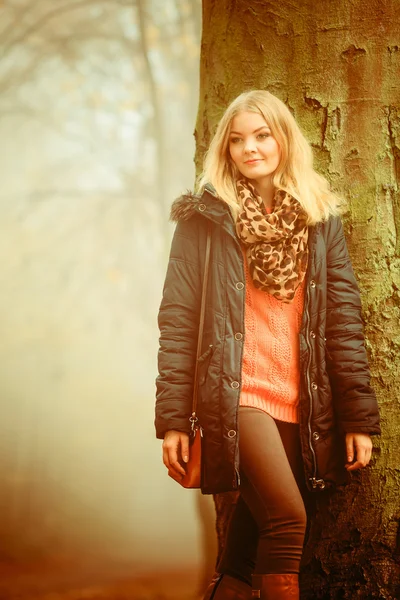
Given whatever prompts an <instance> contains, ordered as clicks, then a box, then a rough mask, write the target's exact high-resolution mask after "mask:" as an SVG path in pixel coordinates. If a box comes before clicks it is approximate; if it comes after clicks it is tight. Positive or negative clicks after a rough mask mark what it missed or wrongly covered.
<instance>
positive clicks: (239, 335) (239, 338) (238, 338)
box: [235, 333, 243, 342]
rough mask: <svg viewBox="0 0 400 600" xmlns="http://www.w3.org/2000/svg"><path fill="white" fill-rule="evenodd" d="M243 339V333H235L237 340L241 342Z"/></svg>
mask: <svg viewBox="0 0 400 600" xmlns="http://www.w3.org/2000/svg"><path fill="white" fill-rule="evenodd" d="M242 339H243V333H235V340H236V341H237V342H240V340H242Z"/></svg>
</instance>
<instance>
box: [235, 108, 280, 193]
mask: <svg viewBox="0 0 400 600" xmlns="http://www.w3.org/2000/svg"><path fill="white" fill-rule="evenodd" d="M229 153H230V155H231V158H232V160H233V162H234V163H235V165H236V167H237V168H238V170H239V172H240V173H241V174H242V175H244V176H245V177H247V178H248V179H250V180H252V181H253V182H254V183H256V184H257V183H259V184H262V183H264V182H265V179H266V178H267V179H268V180H270V179H271V175H272V174H273V173H274V172H275V171H276V169H277V167H278V165H279V161H280V158H281V152H280V148H279V145H278V142H277V141H276V139H275V138H274V137H273V136H272V134H271V130H270V128H269V127H268V125H267V123H266V121H265V120H264V118H263V117H262V116H261V115H260V114H259V113H255V112H247V111H243V112H240V113H239V114H237V115H236V116H235V117H234V118H233V119H232V122H231V128H230V133H229Z"/></svg>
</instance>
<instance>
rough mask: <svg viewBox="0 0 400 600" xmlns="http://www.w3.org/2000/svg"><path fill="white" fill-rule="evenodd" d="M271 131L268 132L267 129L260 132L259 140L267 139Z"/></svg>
mask: <svg viewBox="0 0 400 600" xmlns="http://www.w3.org/2000/svg"><path fill="white" fill-rule="evenodd" d="M270 135H271V134H270V133H267V132H266V131H264V132H263V133H259V134H258V136H257V138H258V139H259V140H266V139H267V138H268V137H270Z"/></svg>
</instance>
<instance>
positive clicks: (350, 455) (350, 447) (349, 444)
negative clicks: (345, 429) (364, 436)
mask: <svg viewBox="0 0 400 600" xmlns="http://www.w3.org/2000/svg"><path fill="white" fill-rule="evenodd" d="M346 456H347V462H348V463H352V462H353V460H354V438H353V436H352V435H351V434H347V435H346Z"/></svg>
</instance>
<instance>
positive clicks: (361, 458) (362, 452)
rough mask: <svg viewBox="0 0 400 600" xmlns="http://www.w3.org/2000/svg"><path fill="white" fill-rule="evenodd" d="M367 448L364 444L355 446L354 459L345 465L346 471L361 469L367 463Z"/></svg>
mask: <svg viewBox="0 0 400 600" xmlns="http://www.w3.org/2000/svg"><path fill="white" fill-rule="evenodd" d="M366 453H367V448H365V446H358V447H357V448H356V461H355V462H354V463H353V464H351V465H346V468H347V470H348V471H356V470H357V469H363V468H364V467H365V466H366V465H367V460H366Z"/></svg>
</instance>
